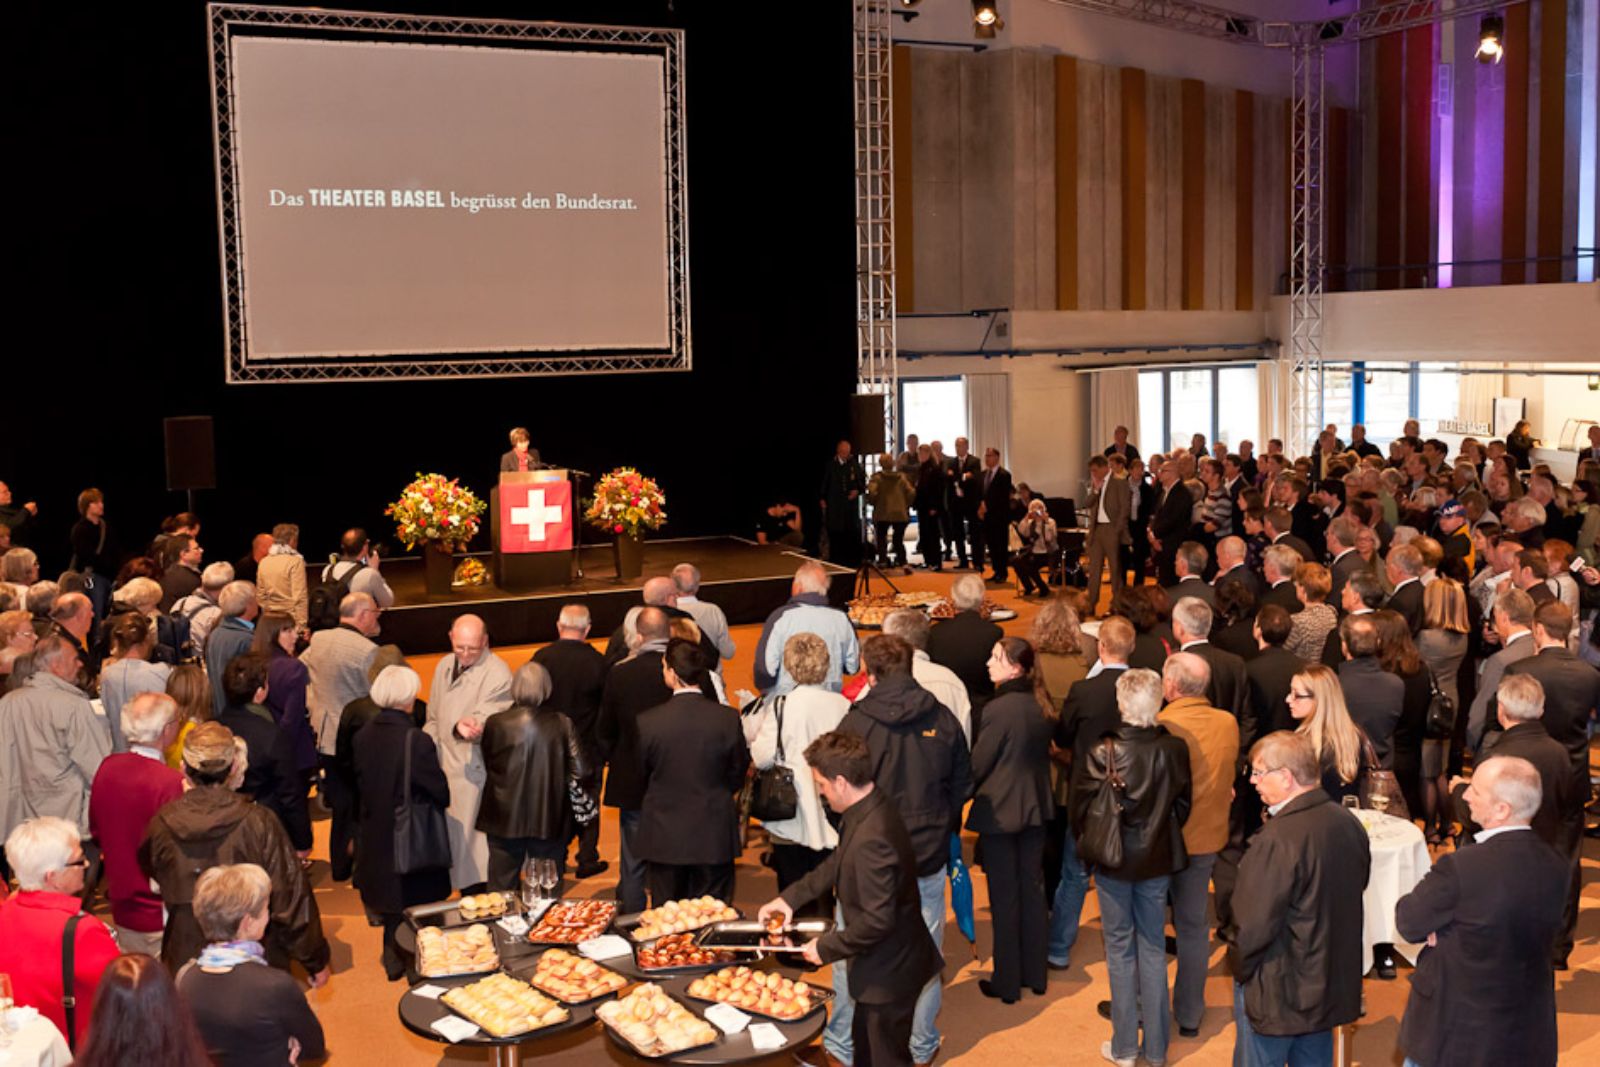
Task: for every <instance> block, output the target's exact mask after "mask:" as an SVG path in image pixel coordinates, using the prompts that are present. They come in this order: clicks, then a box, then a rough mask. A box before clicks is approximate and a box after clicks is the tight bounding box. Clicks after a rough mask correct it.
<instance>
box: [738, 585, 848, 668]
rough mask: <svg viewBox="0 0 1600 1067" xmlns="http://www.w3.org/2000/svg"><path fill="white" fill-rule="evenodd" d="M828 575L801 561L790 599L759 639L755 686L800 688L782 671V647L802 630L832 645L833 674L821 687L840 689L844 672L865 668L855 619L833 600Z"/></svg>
mask: <svg viewBox="0 0 1600 1067" xmlns="http://www.w3.org/2000/svg"><path fill="white" fill-rule="evenodd" d="M829 581H830V579H829V577H828V572H827V570H826V569H825V568H824V567H823V566H822V564H820V563H817V562H815V561H808V562H806V563H802V564H801V565H800V568H799V569H798V570H796V571H795V572H794V582H793V584H792V585H791V586H790V587H789V589H790V596H789V599H788V600H787V601H786V602H784V604H783V605H782V606H780V607H779V608H778V609H777V610H776V611H774V612H773V613H772V614H771V615H768V616H767V621H766V623H765V624H764V625H763V626H762V627H761V640H760V641H758V642H757V643H756V670H755V681H756V688H757V689H759V690H761V691H762V692H763V693H765V692H768V691H770V690H776V691H777V692H779V693H787V692H788V691H789V690H791V689H793V688H794V687H795V682H794V679H793V678H790V677H789V674H788V672H787V671H785V670H784V669H783V647H784V645H785V644H786V643H787V642H788V640H789V638H791V637H793V636H794V635H795V634H799V633H812V634H816V635H817V636H818V637H820V638H822V641H823V643H824V644H826V645H827V646H828V676H827V678H826V679H824V681H823V683H822V685H823V688H825V689H831V690H833V691H834V692H835V693H837V692H839V690H840V689H842V688H843V686H844V675H846V674H854V673H855V672H856V671H858V670H860V669H861V646H860V645H859V644H858V643H857V641H856V628H855V627H854V626H852V625H851V624H850V617H849V616H848V615H846V614H845V613H844V612H842V611H840V610H839V609H838V608H835V607H832V606H830V605H829V603H828V585H829Z"/></svg>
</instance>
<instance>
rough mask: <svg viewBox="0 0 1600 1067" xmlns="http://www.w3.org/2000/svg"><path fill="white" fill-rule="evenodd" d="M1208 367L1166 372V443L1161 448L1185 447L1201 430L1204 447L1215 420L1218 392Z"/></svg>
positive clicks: (1164, 450)
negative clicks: (1204, 441)
mask: <svg viewBox="0 0 1600 1067" xmlns="http://www.w3.org/2000/svg"><path fill="white" fill-rule="evenodd" d="M1215 385H1216V382H1215V381H1214V379H1213V372H1212V371H1210V370H1174V371H1168V372H1167V411H1168V416H1167V437H1166V445H1167V447H1166V448H1164V449H1162V451H1163V452H1167V451H1171V450H1172V449H1177V448H1188V447H1189V440H1190V438H1192V437H1193V436H1194V435H1195V434H1202V435H1204V437H1205V439H1206V445H1207V447H1209V446H1210V444H1211V433H1212V429H1213V428H1214V427H1215V426H1216V421H1217V407H1216V402H1217V392H1216V388H1215Z"/></svg>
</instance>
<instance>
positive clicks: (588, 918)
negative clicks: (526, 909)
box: [528, 900, 617, 945]
mask: <svg viewBox="0 0 1600 1067" xmlns="http://www.w3.org/2000/svg"><path fill="white" fill-rule="evenodd" d="M616 914H617V905H616V902H615V901H612V900H558V901H556V902H555V903H554V904H552V905H550V907H549V908H548V909H546V910H545V913H544V914H543V915H542V916H540V917H539V921H538V922H537V923H536V924H534V927H533V929H532V930H529V931H528V940H529V941H533V942H535V943H539V944H557V945H576V944H577V943H578V942H580V941H588V940H589V939H590V938H594V937H599V936H600V935H601V934H603V933H605V932H606V928H607V927H609V926H610V925H611V919H612V917H613V916H615V915H616Z"/></svg>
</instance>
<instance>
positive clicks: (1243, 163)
mask: <svg viewBox="0 0 1600 1067" xmlns="http://www.w3.org/2000/svg"><path fill="white" fill-rule="evenodd" d="M1233 106H1234V116H1235V117H1234V134H1233V136H1234V142H1233V159H1234V166H1233V234H1234V281H1233V290H1234V293H1233V301H1234V303H1233V306H1234V307H1235V308H1236V309H1238V310H1239V311H1250V310H1252V309H1253V308H1254V307H1255V183H1254V179H1255V150H1256V138H1255V129H1256V97H1255V94H1254V93H1252V92H1248V91H1246V90H1244V89H1239V90H1237V91H1235V92H1234V94H1233Z"/></svg>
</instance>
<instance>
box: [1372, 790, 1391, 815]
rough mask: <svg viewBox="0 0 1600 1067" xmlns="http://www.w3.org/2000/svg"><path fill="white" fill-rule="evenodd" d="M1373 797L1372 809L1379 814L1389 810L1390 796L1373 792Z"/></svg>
mask: <svg viewBox="0 0 1600 1067" xmlns="http://www.w3.org/2000/svg"><path fill="white" fill-rule="evenodd" d="M1371 799H1372V810H1373V811H1375V812H1377V813H1378V814H1379V815H1382V814H1384V813H1385V812H1387V811H1388V810H1389V798H1388V797H1387V796H1385V795H1384V794H1382V793H1374V794H1372V798H1371Z"/></svg>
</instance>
